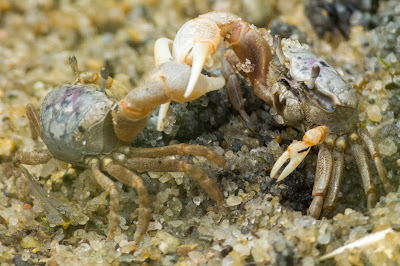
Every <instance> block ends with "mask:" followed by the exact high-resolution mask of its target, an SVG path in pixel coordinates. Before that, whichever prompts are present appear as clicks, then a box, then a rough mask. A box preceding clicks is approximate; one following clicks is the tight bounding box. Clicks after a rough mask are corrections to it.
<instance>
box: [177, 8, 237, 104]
mask: <svg viewBox="0 0 400 266" xmlns="http://www.w3.org/2000/svg"><path fill="white" fill-rule="evenodd" d="M235 21H240V18H239V17H237V16H235V15H233V14H229V13H224V12H210V13H207V14H204V15H201V16H199V17H197V18H195V19H192V20H189V21H188V22H186V23H185V24H184V25H183V26H182V27H181V28H180V29H179V31H178V32H177V34H176V36H175V39H174V43H173V46H172V57H173V58H174V60H175V61H177V62H179V63H184V64H187V65H189V66H192V71H191V75H190V80H189V83H188V86H187V88H186V92H185V95H184V96H185V97H186V98H188V97H189V96H190V95H191V93H192V92H193V89H194V87H195V85H196V83H197V80H198V78H199V76H200V73H201V70H202V69H203V67H204V65H206V66H209V67H210V66H212V64H213V59H212V58H213V56H214V54H215V51H216V50H217V47H218V45H219V43H220V40H221V28H224V26H225V25H230V24H232V23H233V22H235ZM222 35H224V33H222Z"/></svg>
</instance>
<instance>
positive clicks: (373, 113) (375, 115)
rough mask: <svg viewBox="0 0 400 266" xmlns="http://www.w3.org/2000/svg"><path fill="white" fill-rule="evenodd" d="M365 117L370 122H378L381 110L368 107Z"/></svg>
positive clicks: (373, 106) (375, 107)
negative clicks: (366, 116)
mask: <svg viewBox="0 0 400 266" xmlns="http://www.w3.org/2000/svg"><path fill="white" fill-rule="evenodd" d="M367 115H368V118H369V119H370V120H371V121H372V122H380V121H381V120H382V114H381V108H380V107H379V106H378V105H375V104H374V105H371V106H368V108H367Z"/></svg>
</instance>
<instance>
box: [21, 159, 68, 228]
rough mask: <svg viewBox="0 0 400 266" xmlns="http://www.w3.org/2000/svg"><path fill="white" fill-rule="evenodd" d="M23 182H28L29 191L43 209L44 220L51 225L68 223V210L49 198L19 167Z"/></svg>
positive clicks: (23, 169)
mask: <svg viewBox="0 0 400 266" xmlns="http://www.w3.org/2000/svg"><path fill="white" fill-rule="evenodd" d="M19 168H20V169H21V171H22V173H23V175H24V176H25V180H26V181H27V182H28V185H29V191H30V192H31V193H32V194H33V196H35V198H37V199H38V200H39V201H40V203H41V205H42V207H43V208H44V209H45V213H46V220H47V221H48V222H49V223H51V224H56V225H65V224H68V223H69V220H70V210H69V208H68V207H67V206H66V205H64V204H61V203H60V202H58V200H56V199H54V198H50V197H49V196H48V195H47V192H46V191H45V190H44V189H43V188H42V187H41V186H40V185H39V184H38V183H37V182H36V181H35V180H34V179H33V177H32V175H31V174H30V173H29V171H28V170H27V169H26V168H25V167H23V166H22V165H19Z"/></svg>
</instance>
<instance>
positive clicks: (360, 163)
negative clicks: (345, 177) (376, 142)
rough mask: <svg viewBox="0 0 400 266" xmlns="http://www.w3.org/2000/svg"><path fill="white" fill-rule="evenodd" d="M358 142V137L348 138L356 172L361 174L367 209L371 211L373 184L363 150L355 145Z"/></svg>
mask: <svg viewBox="0 0 400 266" xmlns="http://www.w3.org/2000/svg"><path fill="white" fill-rule="evenodd" d="M358 140H359V137H358V135H357V134H355V133H353V134H352V135H351V136H350V147H351V151H352V153H353V156H354V158H355V159H356V164H357V167H358V171H359V172H360V174H361V178H362V181H363V184H364V190H365V195H367V205H368V209H371V208H374V207H375V205H376V190H375V187H374V184H373V183H372V177H371V172H370V170H369V166H368V159H367V154H366V152H365V150H364V148H363V147H362V146H361V145H360V144H358V143H357V142H358Z"/></svg>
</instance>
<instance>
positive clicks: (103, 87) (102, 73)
mask: <svg viewBox="0 0 400 266" xmlns="http://www.w3.org/2000/svg"><path fill="white" fill-rule="evenodd" d="M100 76H101V83H100V87H99V91H100V92H105V91H106V87H107V79H108V71H107V69H106V68H104V67H103V68H102V69H101V70H100Z"/></svg>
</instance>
